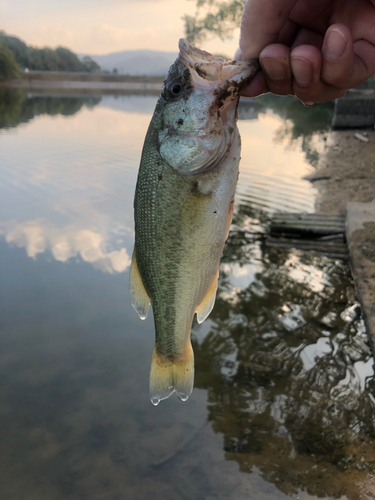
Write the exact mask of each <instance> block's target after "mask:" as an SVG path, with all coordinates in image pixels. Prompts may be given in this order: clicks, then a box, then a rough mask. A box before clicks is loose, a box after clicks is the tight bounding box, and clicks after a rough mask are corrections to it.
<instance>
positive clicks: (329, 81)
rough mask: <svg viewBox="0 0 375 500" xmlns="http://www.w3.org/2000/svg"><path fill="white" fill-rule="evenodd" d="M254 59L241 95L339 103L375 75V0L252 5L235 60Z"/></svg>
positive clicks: (256, 0)
mask: <svg viewBox="0 0 375 500" xmlns="http://www.w3.org/2000/svg"><path fill="white" fill-rule="evenodd" d="M253 57H259V59H260V64H261V67H262V72H259V73H258V74H257V75H256V76H255V77H254V78H253V79H252V81H251V82H250V83H249V85H248V86H246V87H245V88H244V89H243V90H242V92H241V95H244V96H249V97H255V96H257V95H260V94H263V93H265V92H268V91H270V92H273V93H274V94H278V95H287V94H295V95H296V96H297V97H298V98H299V99H301V101H303V102H304V103H305V104H307V105H309V104H312V103H314V102H326V101H330V100H332V99H336V98H337V97H340V96H342V95H344V94H345V93H346V91H347V90H348V89H349V88H352V87H355V86H357V85H359V84H360V83H362V82H363V81H365V80H367V78H369V77H370V76H372V75H373V74H374V73H375V0H340V1H338V0H247V2H246V4H245V7H244V10H243V14H242V21H241V34H240V42H239V49H238V50H237V52H236V55H235V59H240V60H245V59H251V58H253Z"/></svg>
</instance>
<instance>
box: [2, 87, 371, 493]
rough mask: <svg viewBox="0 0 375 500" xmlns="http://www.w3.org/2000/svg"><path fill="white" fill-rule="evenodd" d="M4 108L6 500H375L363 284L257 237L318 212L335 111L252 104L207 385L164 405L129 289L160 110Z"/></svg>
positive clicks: (109, 105) (56, 103)
mask: <svg viewBox="0 0 375 500" xmlns="http://www.w3.org/2000/svg"><path fill="white" fill-rule="evenodd" d="M0 99H2V101H1V100H0V109H1V110H2V111H1V116H0V126H1V127H2V128H1V130H0V277H1V279H0V379H1V385H0V442H1V446H0V462H1V468H0V498H4V499H12V500H13V499H15V500H34V499H35V500H63V499H74V500H81V499H82V500H86V499H87V500H96V499H98V500H99V499H106V500H122V499H131V500H133V499H134V500H137V499H140V500H146V499H152V500H158V499H172V500H174V499H180V498H181V499H194V500H195V499H197V500H200V499H202V500H209V499H233V500H242V499H255V500H263V499H264V500H274V499H280V500H281V499H286V498H295V499H297V498H298V499H301V500H302V499H304V500H305V499H317V498H326V499H328V498H329V499H330V498H342V499H349V500H357V499H362V498H363V499H366V498H374V494H375V483H374V479H373V477H374V476H373V474H374V473H375V467H374V463H375V451H374V450H375V426H374V417H373V415H374V397H373V389H374V372H373V359H372V357H371V353H370V350H369V347H368V344H367V340H366V334H365V330H364V325H363V320H362V318H361V317H360V315H359V314H358V311H357V309H356V306H355V304H356V301H357V299H356V296H355V292H354V288H353V284H352V281H351V277H350V273H349V269H348V267H347V266H346V264H344V263H342V262H339V261H332V260H329V259H327V258H324V257H317V256H312V255H309V254H305V253H301V252H298V251H291V250H285V249H284V250H278V249H275V248H272V247H267V245H265V244H264V243H263V242H262V239H261V238H260V237H259V233H261V232H263V231H265V230H266V225H267V221H268V218H269V215H270V214H271V213H273V212H275V211H277V210H283V211H297V212H302V211H307V212H312V211H313V207H314V199H315V195H316V193H315V191H314V189H313V188H312V186H311V185H310V184H309V183H308V182H307V181H305V180H303V177H304V176H305V175H307V174H309V173H310V172H311V171H312V170H313V169H314V166H315V165H316V161H317V158H318V155H319V153H320V152H321V151H322V148H323V146H322V144H324V141H323V140H322V131H324V130H326V129H327V124H329V116H330V112H331V109H330V108H327V107H321V108H319V107H313V108H311V109H309V110H308V109H306V108H304V107H303V106H300V105H299V104H298V103H297V102H296V101H288V100H285V99H283V100H280V99H270V98H263V100H259V101H256V102H255V103H250V104H246V105H243V106H242V107H241V109H240V113H239V116H240V130H241V135H242V141H243V150H242V162H241V176H240V180H239V184H238V193H237V199H236V207H235V215H234V220H233V226H232V231H231V233H230V236H229V239H228V242H227V245H226V247H225V251H224V256H223V260H222V264H221V272H220V280H219V290H218V299H217V302H216V305H215V308H214V310H213V312H212V313H211V315H210V317H209V319H208V320H207V321H205V322H204V323H203V324H202V325H194V327H193V345H194V351H195V358H196V382H195V389H194V392H193V395H192V397H191V398H190V399H189V401H187V402H186V403H182V402H181V401H179V400H178V399H177V398H175V397H172V398H170V399H169V400H167V401H164V402H162V403H161V404H160V405H159V406H158V407H153V406H152V404H151V403H150V401H149V399H148V376H149V367H150V357H151V353H152V349H153V343H154V328H153V320H152V315H151V314H150V315H149V318H147V320H146V321H144V322H142V321H140V320H139V318H138V316H137V315H136V313H135V312H134V311H133V309H132V308H131V306H130V303H129V297H128V278H129V276H128V274H129V266H130V262H131V254H132V247H133V240H134V233H133V209H132V204H133V193H134V188H135V182H136V176H137V169H138V163H139V159H140V152H141V148H142V144H143V139H144V135H145V131H146V129H147V126H148V123H149V121H150V117H151V113H152V111H153V108H154V105H155V102H156V97H155V96H122V97H112V96H105V97H103V98H100V97H91V98H79V97H63V96H60V97H38V96H29V97H26V98H25V99H23V96H22V95H21V94H18V93H17V94H11V93H9V92H6V91H3V93H2V95H0ZM314 108H315V109H314ZM371 495H372V496H371Z"/></svg>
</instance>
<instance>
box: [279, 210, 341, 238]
mask: <svg viewBox="0 0 375 500" xmlns="http://www.w3.org/2000/svg"><path fill="white" fill-rule="evenodd" d="M344 232H345V216H344V215H341V214H338V215H322V214H296V213H276V214H274V216H273V217H272V218H271V221H270V233H271V234H273V235H275V236H276V235H277V234H283V235H285V236H289V237H290V236H292V237H293V236H294V237H301V238H306V237H314V238H316V237H319V236H323V235H333V234H344Z"/></svg>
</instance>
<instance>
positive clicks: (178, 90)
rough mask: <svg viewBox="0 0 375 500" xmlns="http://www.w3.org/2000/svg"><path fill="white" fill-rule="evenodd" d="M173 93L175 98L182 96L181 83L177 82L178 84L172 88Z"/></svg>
mask: <svg viewBox="0 0 375 500" xmlns="http://www.w3.org/2000/svg"><path fill="white" fill-rule="evenodd" d="M171 92H172V94H173V96H175V97H176V96H178V95H180V94H181V92H182V85H181V83H180V82H177V83H174V84H173V85H172V87H171Z"/></svg>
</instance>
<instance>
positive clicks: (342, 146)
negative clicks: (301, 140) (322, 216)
mask: <svg viewBox="0 0 375 500" xmlns="http://www.w3.org/2000/svg"><path fill="white" fill-rule="evenodd" d="M358 133H359V134H361V135H363V134H364V133H365V134H366V135H367V137H366V136H365V137H366V138H367V139H368V142H362V141H360V140H358V139H356V138H355V135H356V134H358ZM327 142H328V147H327V150H326V153H325V154H324V155H323V156H322V158H321V159H320V163H319V167H318V169H317V171H316V172H314V173H313V174H312V175H310V176H309V177H308V179H309V180H310V181H311V182H312V183H313V185H314V187H315V188H317V189H318V193H319V194H318V198H317V201H316V205H315V211H316V212H317V213H327V214H328V213H330V214H334V213H335V214H337V213H344V212H345V209H346V205H347V203H348V202H353V201H355V202H363V203H369V202H371V201H372V200H373V199H375V131H374V130H369V131H365V132H364V131H363V130H345V131H335V132H331V133H330V134H329V136H328V139H327Z"/></svg>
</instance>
